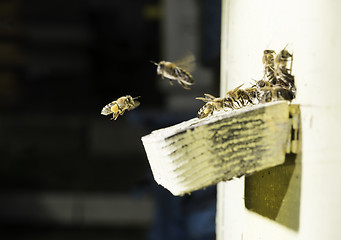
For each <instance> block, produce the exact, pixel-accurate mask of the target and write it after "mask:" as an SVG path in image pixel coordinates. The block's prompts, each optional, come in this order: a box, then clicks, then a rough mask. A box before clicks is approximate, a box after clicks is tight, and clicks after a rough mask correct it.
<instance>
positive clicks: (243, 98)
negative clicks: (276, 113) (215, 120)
mask: <svg viewBox="0 0 341 240" xmlns="http://www.w3.org/2000/svg"><path fill="white" fill-rule="evenodd" d="M292 62H293V55H292V54H290V53H289V52H288V51H287V50H286V49H285V48H284V49H283V50H281V51H280V52H279V53H278V54H276V52H275V51H274V50H265V51H264V55H263V64H264V77H263V79H261V80H259V81H256V82H255V83H254V84H253V85H252V86H251V87H249V88H245V89H241V87H242V86H243V84H242V85H240V86H238V87H236V88H235V89H233V90H231V91H228V92H227V93H226V95H225V97H224V98H216V97H214V96H212V95H210V94H204V96H205V97H198V98H196V99H199V100H202V101H204V102H206V104H205V105H204V106H203V107H202V108H201V109H200V110H199V112H198V118H205V117H207V116H210V115H212V114H213V113H214V111H219V110H229V109H231V110H234V109H239V108H242V107H245V106H247V105H255V104H258V103H266V102H273V101H279V100H287V101H291V100H293V99H294V98H295V97H296V87H295V78H294V76H293V75H292Z"/></svg>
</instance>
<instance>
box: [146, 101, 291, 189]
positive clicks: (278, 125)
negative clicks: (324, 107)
mask: <svg viewBox="0 0 341 240" xmlns="http://www.w3.org/2000/svg"><path fill="white" fill-rule="evenodd" d="M292 107H293V106H291V105H289V104H288V103H287V102H276V103H268V104H260V105H255V106H249V107H245V108H242V109H239V110H234V111H228V112H225V111H220V112H216V113H215V114H214V115H213V116H211V117H208V118H205V119H198V118H194V119H191V120H188V121H185V122H182V123H180V124H177V125H174V126H171V127H168V128H164V129H160V130H156V131H153V132H152V133H151V134H149V135H147V136H144V137H142V142H143V144H144V147H145V150H146V153H147V157H148V160H149V163H150V166H151V169H152V172H153V175H154V178H155V181H156V182H157V183H158V184H160V185H162V186H164V187H165V188H167V189H168V190H169V191H170V192H171V193H173V194H174V195H183V194H186V193H190V192H192V191H194V190H198V189H201V188H205V187H207V186H209V185H213V184H216V183H218V182H220V181H224V180H229V179H232V178H234V177H240V176H242V175H245V174H251V173H254V172H256V171H260V170H263V169H265V168H268V167H272V166H276V165H279V164H282V163H283V162H284V159H285V153H286V152H288V151H290V149H291V147H290V146H291V133H292V121H293V120H292V118H289V115H290V114H289V113H290V112H292V111H290V109H291V108H292ZM294 109H297V106H296V108H294ZM294 112H295V111H294Z"/></svg>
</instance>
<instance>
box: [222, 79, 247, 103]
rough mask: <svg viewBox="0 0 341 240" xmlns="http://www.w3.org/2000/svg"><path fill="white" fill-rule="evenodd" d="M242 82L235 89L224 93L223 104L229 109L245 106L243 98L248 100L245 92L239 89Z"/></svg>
mask: <svg viewBox="0 0 341 240" xmlns="http://www.w3.org/2000/svg"><path fill="white" fill-rule="evenodd" d="M243 85H244V84H241V85H239V86H238V87H236V88H235V89H232V90H230V91H228V92H227V93H226V94H225V98H224V106H225V107H227V108H230V109H237V108H241V107H243V106H245V103H244V100H247V101H249V98H248V96H247V94H246V93H245V92H244V90H242V89H240V88H241V86H243Z"/></svg>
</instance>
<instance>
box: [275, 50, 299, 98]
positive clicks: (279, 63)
mask: <svg viewBox="0 0 341 240" xmlns="http://www.w3.org/2000/svg"><path fill="white" fill-rule="evenodd" d="M289 61H290V68H288V67H287V65H288V62H289ZM292 62H293V54H290V53H289V52H288V51H287V50H286V49H285V48H284V49H283V50H281V51H280V52H279V53H278V54H277V55H276V58H275V66H276V69H275V74H276V77H277V85H280V86H282V87H285V88H288V89H290V91H292V93H293V96H294V97H295V96H296V86H295V77H294V76H293V75H292Z"/></svg>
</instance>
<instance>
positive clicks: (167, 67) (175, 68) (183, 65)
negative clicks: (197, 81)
mask: <svg viewBox="0 0 341 240" xmlns="http://www.w3.org/2000/svg"><path fill="white" fill-rule="evenodd" d="M194 61H195V58H194V56H193V55H188V56H187V57H186V58H183V59H181V60H180V61H177V62H175V63H173V62H167V61H161V62H159V63H156V62H153V61H151V62H152V63H154V64H155V65H156V66H157V70H156V72H157V74H158V75H161V78H162V79H164V78H168V79H169V84H170V85H173V82H172V81H173V80H175V81H178V83H179V84H180V85H181V86H182V87H183V88H184V89H187V90H189V89H190V88H189V86H190V85H193V84H194V79H193V77H192V75H191V74H190V72H191V71H192V70H193V69H194V67H195V63H194ZM185 69H187V70H185Z"/></svg>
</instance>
